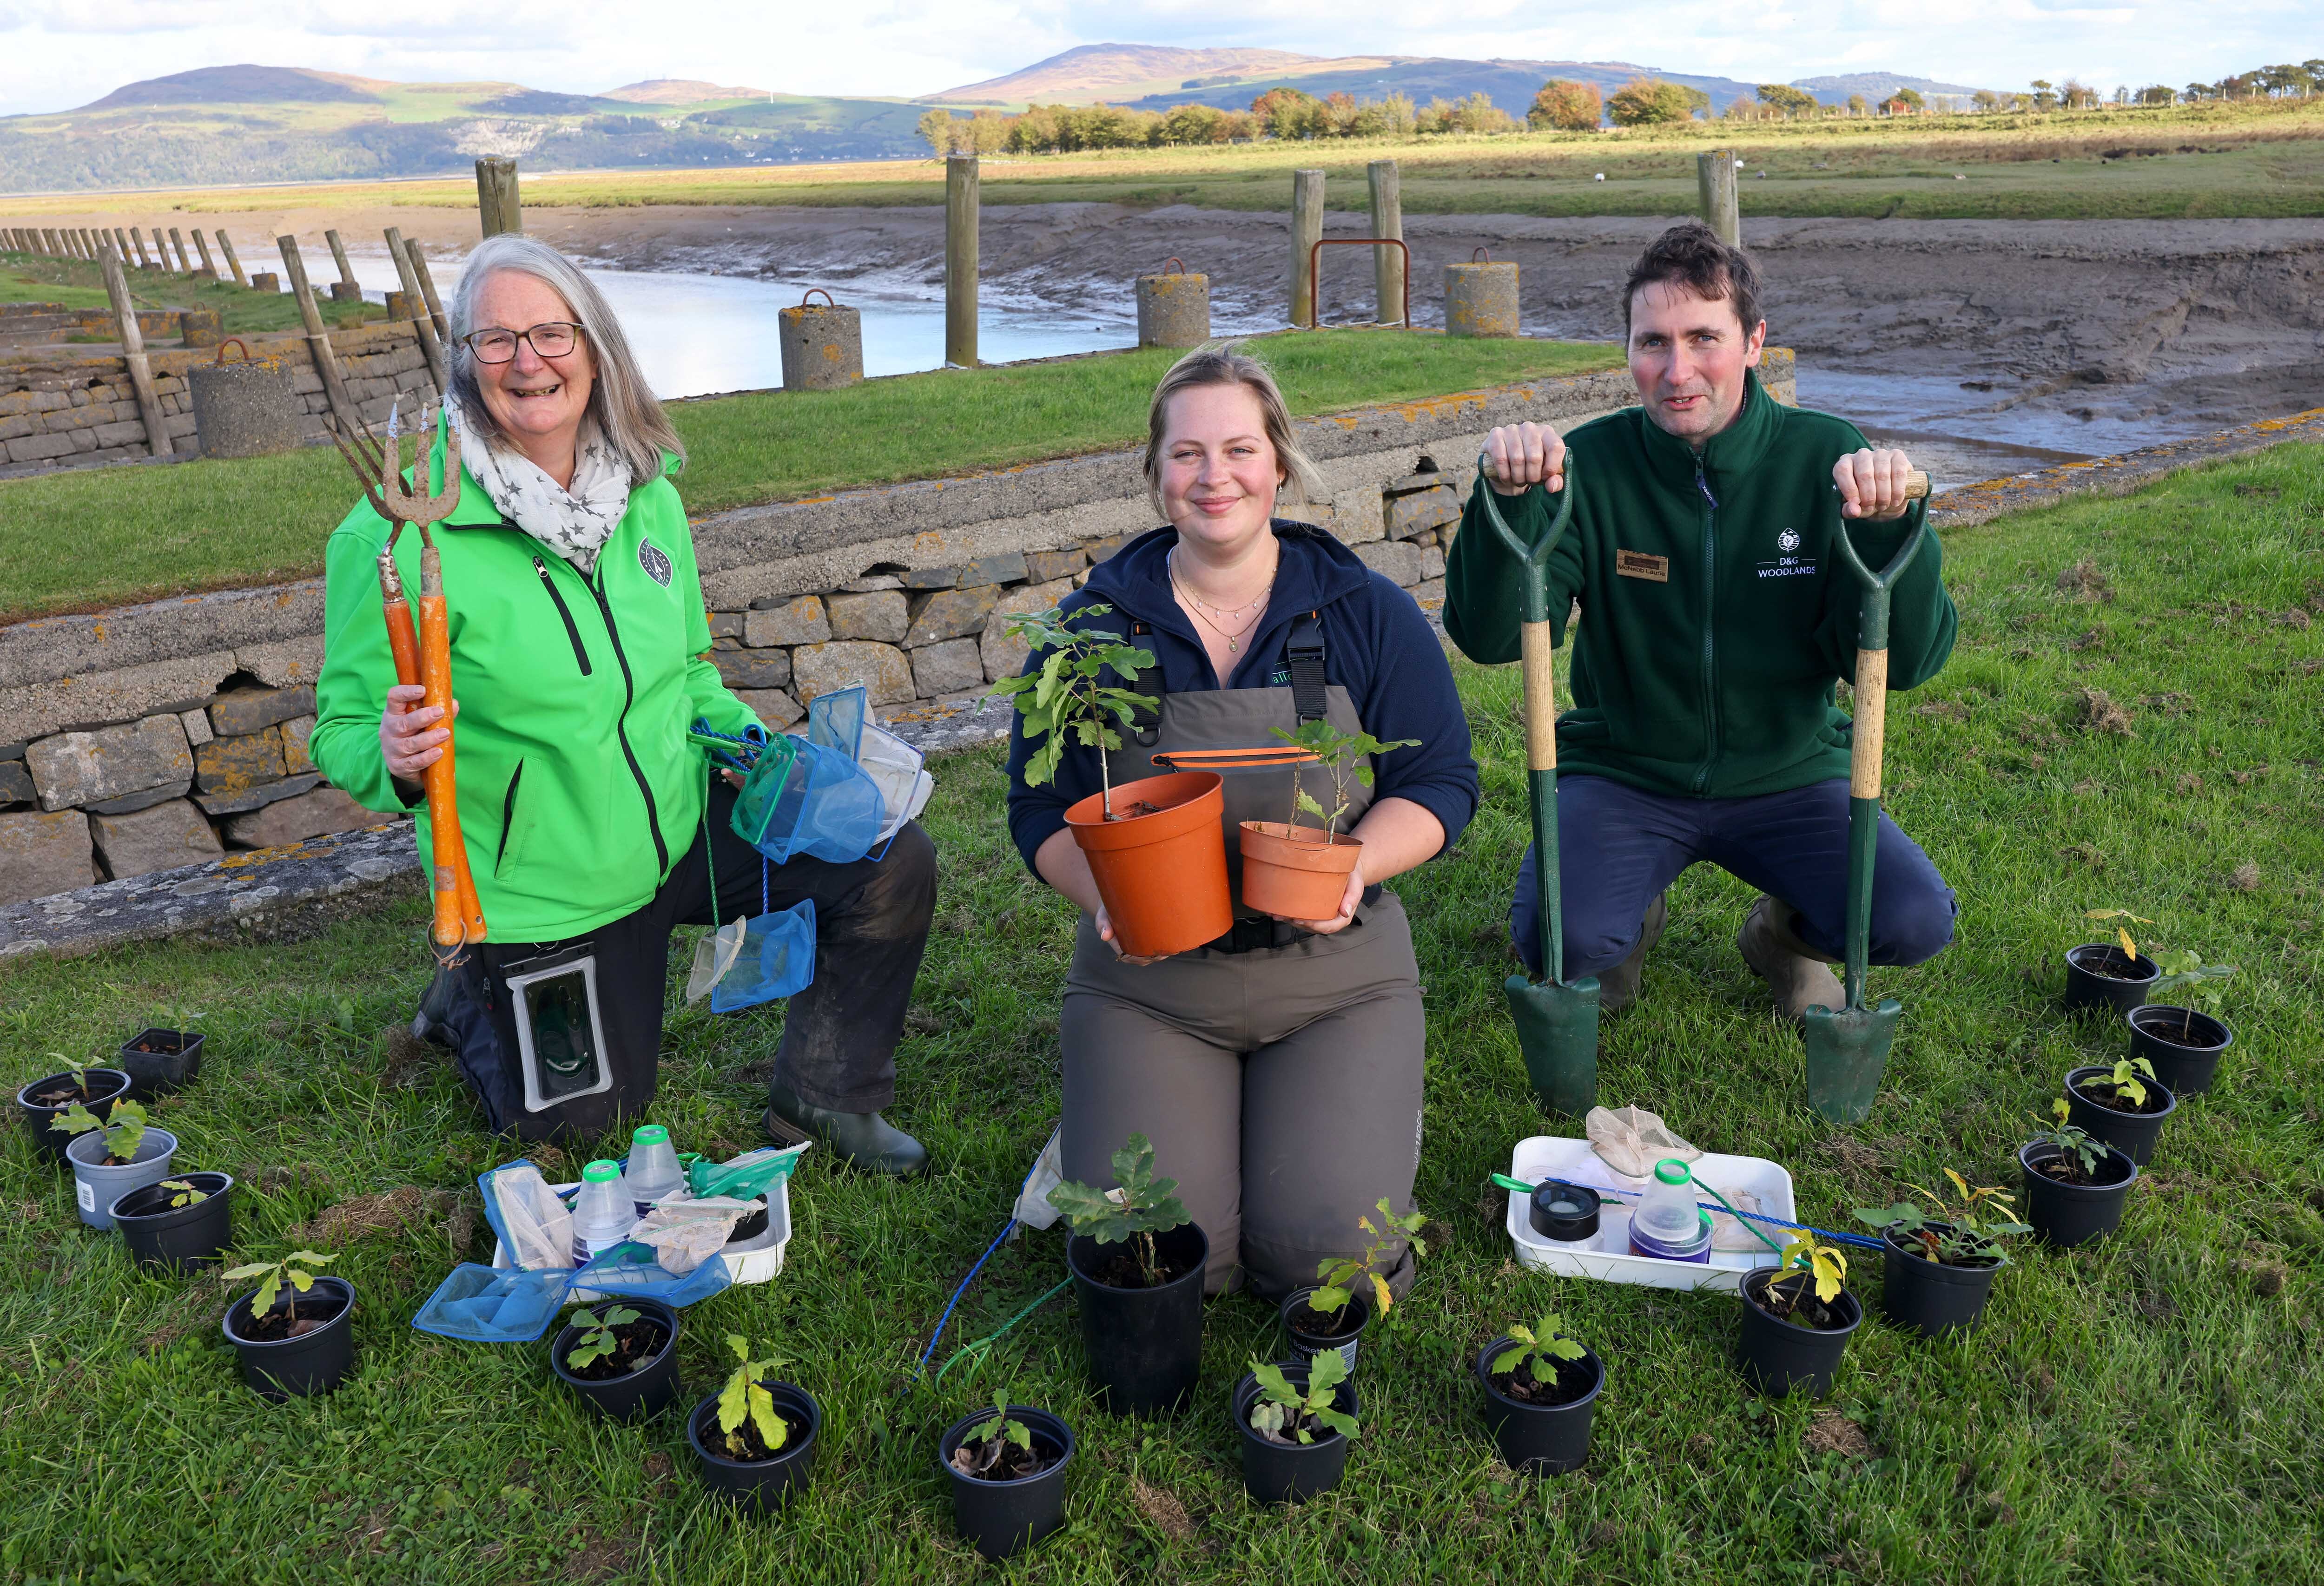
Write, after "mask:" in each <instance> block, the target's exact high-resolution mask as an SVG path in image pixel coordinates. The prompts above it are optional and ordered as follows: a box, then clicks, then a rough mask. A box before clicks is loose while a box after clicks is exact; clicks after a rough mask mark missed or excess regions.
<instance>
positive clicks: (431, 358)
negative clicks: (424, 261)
mask: <svg viewBox="0 0 2324 1586" xmlns="http://www.w3.org/2000/svg"><path fill="white" fill-rule="evenodd" d="M387 256H388V257H389V258H391V259H392V260H394V261H395V274H396V279H397V280H399V281H402V282H403V292H404V296H406V297H407V298H409V299H410V300H411V306H412V308H413V309H415V310H416V312H414V313H413V315H412V316H411V334H412V335H413V336H415V337H419V339H420V356H421V357H423V358H426V359H427V360H428V373H429V378H430V379H432V380H434V381H435V382H436V392H437V394H438V396H441V395H442V394H443V393H444V392H447V391H449V390H450V389H451V386H450V384H449V383H447V381H446V380H445V378H444V348H443V346H442V345H441V344H440V343H438V341H437V339H436V322H435V320H434V318H431V317H430V315H429V309H428V304H427V300H426V299H425V298H424V297H422V296H421V295H420V272H418V271H416V270H414V269H413V268H412V267H411V254H410V251H409V250H408V249H407V248H406V247H405V245H404V241H403V230H402V228H401V226H389V227H388V228H387Z"/></svg>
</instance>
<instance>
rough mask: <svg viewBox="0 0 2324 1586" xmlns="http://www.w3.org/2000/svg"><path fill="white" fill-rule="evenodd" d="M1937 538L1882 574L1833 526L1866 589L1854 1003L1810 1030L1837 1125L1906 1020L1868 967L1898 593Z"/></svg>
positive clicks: (1859, 685)
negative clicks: (1873, 994)
mask: <svg viewBox="0 0 2324 1586" xmlns="http://www.w3.org/2000/svg"><path fill="white" fill-rule="evenodd" d="M1928 493H1929V476H1928V475H1926V474H1923V473H1921V472H1919V471H1918V470H1915V471H1914V473H1913V474H1912V475H1910V476H1909V477H1908V478H1907V480H1906V482H1905V485H1904V494H1905V497H1906V499H1908V500H1912V501H1920V500H1923V499H1925V498H1926V497H1927V495H1928ZM1835 494H1837V493H1835ZM1835 510H1837V509H1835ZM1927 533H1928V530H1926V529H1925V528H1923V530H1922V531H1921V532H1920V533H1918V534H1915V535H1914V536H1913V537H1912V538H1911V539H1908V540H1907V541H1905V543H1904V549H1902V550H1900V551H1898V552H1897V553H1896V556H1895V559H1894V560H1893V561H1891V562H1890V563H1889V564H1888V565H1887V566H1886V567H1883V568H1882V569H1881V570H1880V571H1879V572H1877V573H1875V572H1874V571H1873V570H1872V569H1871V568H1869V567H1866V566H1865V565H1864V559H1863V558H1861V557H1859V556H1858V555H1857V554H1856V547H1855V546H1854V545H1853V544H1851V543H1850V542H1849V538H1848V520H1847V519H1845V518H1841V519H1840V520H1839V521H1838V524H1837V526H1836V527H1835V528H1834V529H1833V530H1832V539H1833V542H1834V543H1835V544H1836V545H1837V546H1838V548H1839V550H1840V560H1842V561H1843V562H1845V563H1847V564H1848V567H1849V571H1851V572H1853V573H1854V574H1855V575H1856V576H1857V579H1858V582H1860V583H1861V584H1862V585H1863V586H1864V596H1863V604H1862V606H1861V607H1860V608H1859V610H1858V616H1857V624H1856V683H1855V697H1854V699H1853V700H1852V702H1851V703H1852V705H1853V706H1854V710H1855V715H1856V724H1855V728H1854V731H1853V733H1851V743H1850V747H1849V765H1848V945H1847V954H1848V958H1847V981H1846V985H1847V991H1848V1000H1847V1004H1846V1006H1844V1007H1842V1008H1840V1009H1838V1010H1833V1009H1829V1008H1811V1009H1809V1010H1807V1013H1806V1016H1805V1018H1804V1019H1803V1020H1802V1022H1801V1027H1800V1036H1801V1039H1802V1040H1803V1042H1804V1043H1805V1044H1806V1047H1807V1065H1808V1105H1809V1106H1811V1107H1812V1108H1814V1109H1815V1111H1816V1115H1817V1116H1818V1117H1820V1118H1822V1119H1825V1120H1828V1121H1830V1122H1832V1123H1860V1122H1862V1121H1863V1120H1864V1118H1865V1116H1866V1115H1867V1113H1869V1112H1870V1111H1872V1099H1873V1097H1874V1096H1875V1095H1877V1093H1879V1090H1880V1074H1881V1071H1882V1069H1884V1068H1886V1066H1887V1063H1888V1048H1889V1046H1890V1045H1891V1044H1892V1043H1893V1042H1894V1041H1895V1038H1896V1020H1897V1019H1898V1018H1899V1017H1900V1016H1901V1015H1902V1014H1903V1013H1904V1004H1903V1003H1901V1002H1899V1001H1897V1000H1896V999H1895V998H1894V997H1884V998H1882V999H1881V1000H1880V1002H1879V1005H1878V1006H1877V1007H1870V1008H1867V1007H1866V1006H1865V1003H1864V966H1865V957H1866V954H1867V938H1868V937H1869V936H1870V933H1871V929H1872V862H1873V857H1874V855H1875V853H1876V852H1877V849H1878V846H1879V842H1880V759H1881V750H1882V747H1883V744H1882V740H1883V739H1884V738H1885V737H1886V731H1887V720H1888V597H1889V593H1890V592H1891V591H1892V590H1893V589H1895V586H1896V580H1897V579H1898V578H1899V577H1901V576H1903V575H1904V569H1905V568H1906V567H1909V566H1911V565H1912V561H1913V557H1914V553H1915V552H1917V551H1918V550H1919V549H1921V541H1922V539H1924V538H1925V537H1926V535H1927Z"/></svg>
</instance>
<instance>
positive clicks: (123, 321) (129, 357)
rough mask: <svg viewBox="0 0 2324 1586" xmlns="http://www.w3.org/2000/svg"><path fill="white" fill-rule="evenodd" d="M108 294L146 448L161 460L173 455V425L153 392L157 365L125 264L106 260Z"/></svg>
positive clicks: (159, 399)
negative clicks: (149, 353) (149, 355)
mask: <svg viewBox="0 0 2324 1586" xmlns="http://www.w3.org/2000/svg"><path fill="white" fill-rule="evenodd" d="M105 292H106V296H107V297H109V298H111V299H112V300H113V318H114V323H115V324H116V325H117V326H119V327H120V329H121V361H122V362H123V363H124V364H128V365H129V388H130V390H131V391H133V392H135V393H136V396H137V418H138V420H139V422H141V423H143V425H144V426H145V447H146V449H147V450H148V451H150V452H152V454H153V455H154V456H157V457H166V456H169V455H170V452H171V446H170V423H169V420H167V419H166V418H165V417H163V415H162V412H161V396H160V394H159V393H157V392H155V391H154V389H153V366H152V364H150V363H148V362H147V361H146V358H145V336H144V333H143V331H141V330H139V329H138V327H137V305H136V303H135V302H134V301H133V300H131V299H130V296H129V277H128V275H127V274H126V273H124V272H123V270H122V268H121V261H120V260H118V259H115V258H114V257H113V256H112V255H111V254H106V259H105Z"/></svg>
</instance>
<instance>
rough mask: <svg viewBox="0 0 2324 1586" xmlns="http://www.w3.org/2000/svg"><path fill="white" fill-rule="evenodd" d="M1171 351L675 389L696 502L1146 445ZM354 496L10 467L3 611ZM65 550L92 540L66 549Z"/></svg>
mask: <svg viewBox="0 0 2324 1586" xmlns="http://www.w3.org/2000/svg"><path fill="white" fill-rule="evenodd" d="M1259 350H1260V351H1261V352H1262V353H1263V355H1265V357H1266V358H1267V360H1268V363H1269V364H1272V365H1273V366H1274V368H1275V370H1276V373H1277V375H1278V376H1279V377H1280V378H1281V380H1282V383H1283V386H1284V390H1285V392H1286V394H1287V395H1288V397H1289V398H1290V401H1291V403H1292V406H1293V408H1294V410H1296V411H1297V412H1299V413H1301V414H1310V413H1328V412H1332V411H1334V410H1339V409H1343V408H1352V407H1357V406H1360V405H1362V404H1364V403H1367V402H1381V401H1405V400H1408V399H1411V398H1416V397H1426V396H1437V395H1442V394H1443V393H1444V392H1454V391H1465V390H1471V389H1473V388H1475V387H1478V386H1485V385H1499V384H1504V383H1508V382H1509V381H1513V380H1524V379H1529V378H1532V377H1535V376H1541V375H1558V374H1575V373H1584V372H1587V371H1591V370H1597V369H1606V368H1611V367H1613V366H1615V365H1616V364H1618V363H1619V361H1620V360H1619V356H1618V348H1615V347H1611V346H1598V345H1585V344H1581V343H1572V342H1551V341H1531V340H1526V341H1482V340H1477V341H1471V340H1453V339H1451V338H1448V337H1441V336H1430V335H1425V334H1420V335H1406V334H1404V333H1401V332H1372V331H1368V332H1363V333H1360V334H1357V333H1339V334H1335V333H1333V332H1331V331H1323V332H1308V333H1303V334H1296V335H1285V336H1277V337H1267V338H1265V339H1264V340H1263V342H1261V343H1260V344H1259ZM1175 359H1176V354H1174V353H1171V352H1168V351H1166V350H1158V349H1157V350H1148V351H1139V352H1129V353H1121V354H1117V355H1107V356H1103V357H1093V358H1077V359H1069V360H1064V361H1060V362H1056V363H1047V364H1027V365H1023V366H1021V367H994V368H990V369H979V370H975V371H964V370H949V371H943V372H938V373H927V374H906V375H898V376H895V377H893V378H890V379H883V380H871V381H866V382H864V383H862V384H861V385H858V386H854V387H853V388H851V389H848V390H845V391H833V392H801V393H786V392H754V393H751V394H747V395H742V396H731V397H715V398H710V399H707V400H705V401H689V402H681V403H678V404H675V405H674V406H673V407H672V409H671V413H672V416H673V417H674V418H675V419H676V420H677V421H678V430H679V433H680V434H682V435H683V436H684V437H685V438H686V443H687V448H688V450H689V452H690V453H691V461H690V462H689V463H688V465H687V470H686V472H685V474H684V475H682V476H681V478H680V480H679V484H678V488H679V490H680V492H681V493H683V495H684V496H685V499H686V504H687V510H688V511H689V512H694V513H696V514H700V513H704V512H720V511H723V510H724V509H725V508H728V507H735V506H742V505H745V504H748V503H753V502H765V501H783V500H788V499H793V498H796V497H799V496H806V495H814V494H818V493H822V492H825V491H829V490H838V489H844V488H847V487H849V486H853V485H861V484H881V483H886V482H890V481H894V480H899V479H921V478H927V477H931V476H933V475H941V474H947V473H954V472H958V471H961V470H964V469H970V468H982V467H1000V466H1007V465H1009V464H1011V463H1020V462H1028V461H1031V460H1034V459H1036V458H1039V457H1054V456H1070V455H1072V454H1074V453H1076V452H1086V451H1098V450H1103V449H1105V448H1107V447H1123V446H1130V445H1134V444H1136V443H1137V442H1138V441H1139V439H1140V438H1142V437H1143V435H1144V434H1145V429H1146V404H1147V401H1148V398H1149V397H1150V396H1151V395H1152V393H1153V390H1154V383H1155V382H1156V381H1157V380H1158V379H1160V378H1161V376H1162V373H1163V371H1164V370H1166V369H1167V368H1168V367H1169V366H1170V364H1171V363H1172V362H1173V361H1174V360H1175ZM354 498H355V493H354V486H353V483H352V481H351V480H350V478H349V476H348V475H347V472H346V465H345V464H344V463H343V462H341V461H340V459H339V456H338V454H337V452H335V451H332V450H329V449H327V448H323V447H309V448H307V449H306V450H303V451H299V452H293V453H290V454H287V455H285V456H273V457H258V458H252V459H248V460H243V461H231V462H229V461H219V462H189V463H179V464H176V465H173V466H171V467H168V468H136V469H125V470H124V469H109V470H108V469H100V470H92V471H88V472H67V473H60V474H53V475H46V476H42V477H36V478H31V479H20V480H11V481H5V482H0V525H5V528H0V621H19V620H22V619H23V618H25V617H28V616H36V615H41V614H44V613H54V612H62V611H88V610H95V609H97V608H98V607H101V606H106V605H117V604H123V603H125V602H128V601H134V600H140V599H152V598H158V597H160V596H161V595H171V594H184V593H187V592H189V591H193V590H200V589H223V588H233V587H236V586H243V585H249V584H257V583H264V582H267V581H270V580H273V579H281V578H291V577H302V576H308V575H309V574H312V573H315V572H318V571H320V570H321V566H322V555H323V542H324V540H325V539H327V537H328V536H329V534H330V531H331V530H332V528H333V527H334V526H335V525H336V524H337V522H338V521H339V520H340V519H341V518H343V517H345V516H346V512H347V507H348V503H350V502H352V501H353V500H354ZM59 545H71V546H75V547H80V548H85V549H86V553H87V554H86V555H80V556H76V557H73V558H60V557H58V556H57V554H56V548H57V547H58V546H59Z"/></svg>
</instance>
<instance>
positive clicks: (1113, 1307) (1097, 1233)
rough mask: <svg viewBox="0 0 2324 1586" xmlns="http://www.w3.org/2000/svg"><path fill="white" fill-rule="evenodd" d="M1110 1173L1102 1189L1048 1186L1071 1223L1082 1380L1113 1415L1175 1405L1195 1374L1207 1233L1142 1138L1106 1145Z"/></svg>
mask: <svg viewBox="0 0 2324 1586" xmlns="http://www.w3.org/2000/svg"><path fill="white" fill-rule="evenodd" d="M1113 1176H1114V1182H1115V1185H1116V1187H1115V1188H1113V1189H1111V1190H1101V1189H1097V1188H1094V1187H1093V1186H1091V1185H1085V1184H1077V1183H1074V1182H1071V1181H1068V1182H1066V1183H1065V1184H1061V1185H1057V1186H1056V1188H1055V1189H1053V1190H1051V1191H1050V1192H1049V1204H1051V1205H1052V1206H1055V1207H1056V1209H1057V1210H1058V1211H1060V1212H1062V1213H1065V1217H1066V1219H1067V1221H1068V1222H1071V1223H1072V1224H1073V1230H1074V1237H1073V1238H1072V1239H1070V1240H1067V1241H1066V1244H1065V1266H1066V1269H1067V1270H1068V1271H1069V1272H1070V1273H1071V1274H1072V1276H1073V1283H1074V1300H1075V1302H1076V1304H1077V1305H1079V1307H1080V1310H1081V1323H1082V1348H1083V1351H1084V1354H1085V1356H1086V1357H1087V1359H1088V1361H1089V1373H1090V1380H1091V1381H1092V1382H1093V1384H1095V1386H1096V1387H1097V1388H1098V1390H1099V1392H1100V1393H1101V1394H1102V1396H1103V1397H1104V1399H1105V1402H1106V1406H1107V1407H1108V1408H1109V1409H1111V1410H1113V1411H1114V1412H1116V1413H1117V1414H1120V1415H1149V1414H1155V1413H1158V1412H1162V1411H1167V1410H1172V1409H1176V1408H1177V1407H1178V1406H1181V1405H1183V1404H1185V1401H1186V1400H1187V1399H1188V1398H1189V1397H1192V1396H1193V1393H1194V1382H1195V1379H1197V1378H1198V1377H1199V1376H1200V1375H1201V1374H1202V1364H1203V1267H1204V1266H1205V1264H1206V1263H1207V1262H1208V1261H1209V1259H1210V1253H1211V1244H1210V1240H1208V1239H1207V1238H1205V1237H1204V1236H1203V1231H1202V1230H1201V1229H1200V1228H1198V1227H1196V1226H1195V1225H1194V1222H1193V1220H1192V1219H1191V1218H1189V1217H1188V1216H1187V1215H1186V1208H1185V1204H1184V1203H1181V1202H1180V1201H1179V1199H1178V1197H1177V1194H1176V1190H1177V1188H1178V1183H1177V1180H1176V1179H1171V1178H1158V1177H1157V1176H1155V1172H1154V1146H1153V1142H1152V1141H1150V1140H1148V1139H1147V1138H1146V1137H1145V1136H1144V1135H1142V1134H1134V1135H1131V1136H1130V1140H1129V1143H1128V1144H1126V1145H1124V1146H1123V1147H1122V1148H1121V1149H1120V1150H1118V1151H1116V1152H1114V1154H1113Z"/></svg>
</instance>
